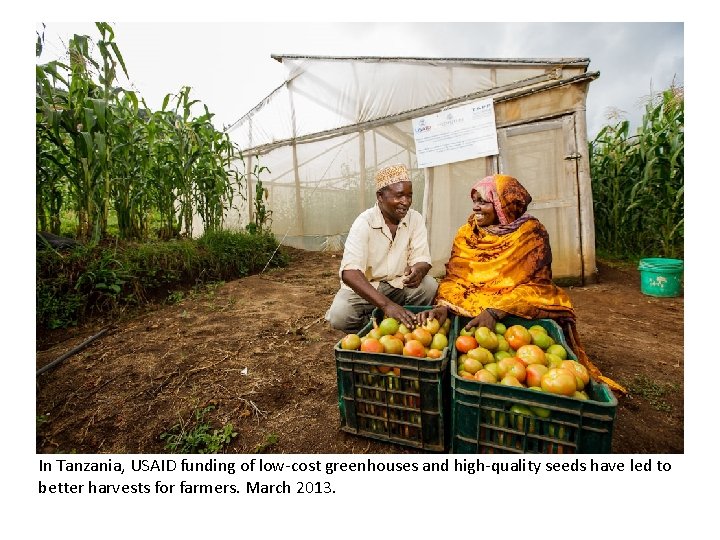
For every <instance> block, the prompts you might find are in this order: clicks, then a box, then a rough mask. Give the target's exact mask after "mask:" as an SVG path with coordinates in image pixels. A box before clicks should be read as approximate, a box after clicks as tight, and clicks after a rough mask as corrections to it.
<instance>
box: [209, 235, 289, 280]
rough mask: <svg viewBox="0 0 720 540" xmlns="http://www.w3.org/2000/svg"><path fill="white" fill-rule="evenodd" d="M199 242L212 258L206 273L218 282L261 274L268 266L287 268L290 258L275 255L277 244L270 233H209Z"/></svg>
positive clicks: (278, 253)
mask: <svg viewBox="0 0 720 540" xmlns="http://www.w3.org/2000/svg"><path fill="white" fill-rule="evenodd" d="M198 242H199V244H200V245H201V246H202V247H203V248H205V249H206V250H207V251H208V253H209V254H210V255H211V257H210V258H209V259H210V260H209V261H208V267H207V268H206V271H207V272H210V273H211V274H212V275H213V276H215V277H216V278H217V279H228V278H231V277H233V276H234V275H243V276H244V275H247V274H250V273H253V272H257V271H260V270H262V269H263V268H265V266H266V265H267V266H268V267H277V266H286V265H287V258H286V257H285V256H284V255H283V254H281V253H280V252H279V251H277V252H276V251H275V250H277V240H276V239H275V237H274V236H273V235H272V234H271V233H260V234H249V233H243V232H231V231H224V230H221V231H209V232H206V233H205V234H204V235H203V236H202V237H201V238H200V239H199V241H198ZM268 261H269V264H268Z"/></svg>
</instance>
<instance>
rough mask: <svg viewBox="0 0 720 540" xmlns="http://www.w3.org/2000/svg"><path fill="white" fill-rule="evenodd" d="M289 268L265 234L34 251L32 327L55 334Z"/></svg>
mask: <svg viewBox="0 0 720 540" xmlns="http://www.w3.org/2000/svg"><path fill="white" fill-rule="evenodd" d="M287 262H288V258H287V256H286V255H284V254H282V253H281V252H280V250H279V245H278V243H277V240H276V239H275V237H274V236H272V235H271V234H269V233H268V234H259V235H253V234H248V233H245V232H231V231H215V232H209V233H206V234H205V235H204V236H203V237H202V238H200V239H199V240H194V239H179V240H171V241H153V242H145V243H137V242H120V241H117V242H106V243H100V244H95V245H90V246H83V245H80V246H78V247H76V248H74V249H72V250H70V251H68V252H64V253H60V252H57V251H54V250H50V249H47V250H38V252H37V254H36V302H37V305H36V308H37V309H36V323H37V325H38V326H39V327H44V328H61V327H66V326H70V325H74V324H78V323H79V322H80V321H82V320H84V319H86V318H88V317H90V316H92V315H94V314H101V313H106V314H113V313H116V312H119V311H120V310H122V309H123V308H125V307H127V306H137V305H141V304H143V303H146V302H148V301H151V300H152V299H153V298H156V297H158V296H161V297H162V298H163V299H167V298H168V295H170V299H174V300H179V299H181V296H180V294H181V293H180V292H178V289H179V288H193V287H195V286H197V285H198V284H207V283H214V282H218V281H221V280H227V279H237V278H240V277H243V276H247V275H249V274H252V273H257V272H260V271H262V270H264V269H265V268H266V267H277V266H286V265H287ZM170 291H173V292H172V293H170Z"/></svg>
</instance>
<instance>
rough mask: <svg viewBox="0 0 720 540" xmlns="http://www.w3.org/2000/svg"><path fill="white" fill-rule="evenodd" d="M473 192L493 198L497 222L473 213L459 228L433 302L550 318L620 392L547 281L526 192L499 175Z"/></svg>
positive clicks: (542, 244)
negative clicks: (482, 222) (484, 222)
mask: <svg viewBox="0 0 720 540" xmlns="http://www.w3.org/2000/svg"><path fill="white" fill-rule="evenodd" d="M476 190H477V191H480V193H481V195H482V196H483V198H484V199H485V200H487V201H492V202H493V205H494V207H495V213H496V214H497V215H498V219H499V221H500V224H498V225H491V226H489V227H480V226H478V225H477V224H476V223H475V216H474V214H473V215H471V216H470V217H469V219H468V221H467V223H466V224H464V225H463V226H462V227H460V229H459V230H458V232H457V235H456V236H455V240H454V241H453V247H452V251H451V254H450V260H449V261H448V263H447V264H446V265H445V269H446V275H445V278H443V280H442V281H441V282H440V284H439V287H438V292H437V296H436V299H435V303H436V304H437V305H443V306H447V307H448V308H449V309H450V310H451V311H453V312H454V313H457V314H460V315H463V316H465V317H471V318H472V317H476V316H477V315H479V314H480V313H481V312H482V310H484V309H488V308H495V309H499V310H502V311H506V312H507V313H509V314H512V315H515V316H518V317H522V318H525V319H554V320H555V321H556V322H557V323H558V324H559V325H560V326H561V327H562V328H563V331H564V334H565V336H566V338H567V340H568V345H570V347H571V348H572V349H573V351H575V353H576V355H577V357H578V360H580V362H581V363H582V364H583V365H585V367H586V368H587V369H588V371H590V373H591V374H592V375H593V377H594V378H595V379H596V380H602V381H604V382H606V383H607V384H608V385H609V386H610V387H611V388H613V389H615V390H619V391H621V392H625V391H626V390H625V389H624V388H623V387H622V386H620V385H619V384H617V383H615V382H614V381H612V380H611V379H608V378H607V377H604V376H603V375H602V374H601V373H600V370H599V369H598V368H597V367H596V366H595V365H594V364H593V363H592V362H591V361H590V359H589V358H588V357H587V355H586V354H585V351H584V349H583V348H582V346H581V345H580V342H579V339H578V335H577V330H576V327H575V312H574V311H573V308H572V303H571V301H570V298H569V297H568V296H567V294H566V293H565V291H563V290H562V289H561V288H559V287H557V286H556V285H555V284H554V283H553V282H552V270H551V264H552V252H551V250H550V242H549V237H548V233H547V230H546V229H545V227H544V226H543V224H542V223H540V221H538V220H537V218H535V217H533V216H531V215H529V214H526V213H525V210H526V209H527V206H528V204H529V203H530V201H531V200H532V198H531V197H530V194H529V193H528V192H527V191H526V190H525V188H524V187H523V186H522V185H521V184H520V183H519V182H518V181H517V180H516V179H515V178H512V177H510V176H505V175H495V176H491V177H487V178H484V179H483V180H481V181H479V182H478V183H477V184H475V186H473V189H472V191H476ZM472 191H471V193H472Z"/></svg>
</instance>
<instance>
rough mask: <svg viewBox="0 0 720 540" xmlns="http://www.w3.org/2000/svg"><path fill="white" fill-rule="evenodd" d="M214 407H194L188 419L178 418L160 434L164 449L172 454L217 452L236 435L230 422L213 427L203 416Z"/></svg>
mask: <svg viewBox="0 0 720 540" xmlns="http://www.w3.org/2000/svg"><path fill="white" fill-rule="evenodd" d="M214 408H215V407H214V406H212V405H208V406H207V407H204V408H200V409H196V410H195V411H194V413H193V414H192V415H191V416H190V418H189V419H188V420H180V422H178V423H177V424H175V425H174V426H173V427H171V428H170V430H169V431H166V432H164V433H163V434H162V435H160V439H161V440H163V441H165V450H167V451H168V452H170V453H173V454H218V453H220V452H222V451H223V450H224V449H225V448H226V447H227V445H229V444H230V443H231V442H232V440H233V439H234V438H235V437H236V436H237V432H236V431H234V430H233V425H232V424H225V425H224V426H223V427H222V428H221V429H217V428H213V427H212V425H211V424H210V422H208V421H207V420H205V416H206V415H207V414H208V413H209V412H211V411H212V410H213V409H214Z"/></svg>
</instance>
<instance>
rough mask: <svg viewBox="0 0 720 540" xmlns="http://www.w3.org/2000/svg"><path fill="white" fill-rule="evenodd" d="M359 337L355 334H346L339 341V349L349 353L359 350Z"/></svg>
mask: <svg viewBox="0 0 720 540" xmlns="http://www.w3.org/2000/svg"><path fill="white" fill-rule="evenodd" d="M360 343H361V341H360V336H358V335H357V334H347V335H346V336H345V337H343V338H342V339H341V340H340V347H341V348H343V349H347V350H350V351H357V350H358V349H359V348H360Z"/></svg>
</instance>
